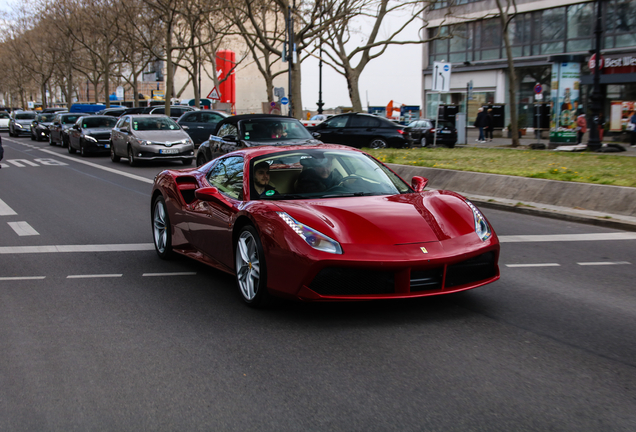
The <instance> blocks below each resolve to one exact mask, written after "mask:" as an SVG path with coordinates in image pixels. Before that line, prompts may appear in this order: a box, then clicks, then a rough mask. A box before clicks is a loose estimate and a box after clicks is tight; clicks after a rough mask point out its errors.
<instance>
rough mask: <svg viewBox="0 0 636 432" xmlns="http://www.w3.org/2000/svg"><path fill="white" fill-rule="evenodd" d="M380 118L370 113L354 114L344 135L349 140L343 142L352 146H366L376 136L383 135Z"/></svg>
mask: <svg viewBox="0 0 636 432" xmlns="http://www.w3.org/2000/svg"><path fill="white" fill-rule="evenodd" d="M380 126H381V125H380V120H379V119H377V118H375V117H371V116H368V115H352V116H351V118H350V119H349V123H348V124H347V126H346V128H345V130H344V132H343V137H344V139H345V140H346V141H347V142H344V143H343V144H346V145H350V146H352V147H357V148H362V147H366V146H367V145H368V144H369V142H371V140H372V139H373V138H374V137H377V136H379V135H382V133H381V131H378V128H380Z"/></svg>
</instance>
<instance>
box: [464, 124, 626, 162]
mask: <svg viewBox="0 0 636 432" xmlns="http://www.w3.org/2000/svg"><path fill="white" fill-rule="evenodd" d="M467 132H468V134H467V142H468V143H467V144H457V146H459V147H466V146H467V147H483V148H492V147H508V148H510V146H511V145H512V138H497V134H499V135H501V131H495V138H493V140H492V142H490V141H488V142H485V143H478V142H477V138H478V137H479V130H478V129H476V128H473V127H469V128H468V131H467ZM546 135H547V134H546V133H545V132H544V134H543V136H546ZM588 136H589V134H585V135H584V136H583V144H586V143H587V141H588ZM611 138H612V137H605V139H604V140H603V142H604V143H616V144H620V145H621V146H623V148H624V149H625V150H626V151H624V152H615V153H609V154H612V155H618V156H636V147H630V146H629V143H628V142H627V143H624V142H618V141H612V140H611ZM538 142H539V140H538V139H537V138H536V137H535V136H534V134H533V133H528V134H527V135H525V136H522V137H521V138H520V139H519V145H520V148H522V149H523V150H527V149H529V148H530V147H529V146H530V144H536V143H538ZM540 142H541V143H542V144H545V145H546V147H547V145H548V144H549V142H550V140H549V139H547V138H542V139H541V141H540ZM564 145H568V144H564ZM537 151H554V150H553V149H552V150H550V149H546V150H537Z"/></svg>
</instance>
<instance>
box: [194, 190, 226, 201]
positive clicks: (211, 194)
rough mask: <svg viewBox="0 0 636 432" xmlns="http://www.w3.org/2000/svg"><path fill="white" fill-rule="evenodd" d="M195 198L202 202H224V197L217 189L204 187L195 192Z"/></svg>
mask: <svg viewBox="0 0 636 432" xmlns="http://www.w3.org/2000/svg"><path fill="white" fill-rule="evenodd" d="M194 196H195V197H196V198H197V199H198V200H200V201H215V202H222V201H224V199H223V196H222V195H221V193H220V192H219V190H218V189H217V188H215V187H203V188H199V189H197V190H195V191H194Z"/></svg>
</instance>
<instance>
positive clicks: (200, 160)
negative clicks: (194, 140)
mask: <svg viewBox="0 0 636 432" xmlns="http://www.w3.org/2000/svg"><path fill="white" fill-rule="evenodd" d="M203 164H205V156H203V155H202V154H199V155H198V156H197V166H201V165H203Z"/></svg>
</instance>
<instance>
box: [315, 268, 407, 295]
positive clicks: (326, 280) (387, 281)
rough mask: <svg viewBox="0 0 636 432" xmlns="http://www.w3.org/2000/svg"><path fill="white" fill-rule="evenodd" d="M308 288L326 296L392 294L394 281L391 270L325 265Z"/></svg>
mask: <svg viewBox="0 0 636 432" xmlns="http://www.w3.org/2000/svg"><path fill="white" fill-rule="evenodd" d="M309 288H311V289H312V290H314V291H315V292H317V293H318V294H320V295H326V296H330V295H364V294H392V293H394V292H395V282H394V278H393V273H392V272H384V271H374V270H368V269H353V268H346V267H327V268H324V269H322V270H321V271H320V272H319V273H318V275H317V276H316V277H315V278H314V280H313V281H312V282H311V285H309Z"/></svg>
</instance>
